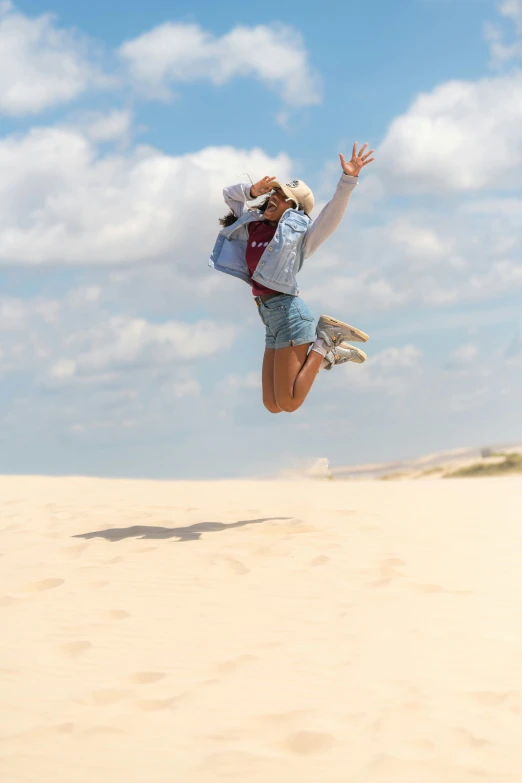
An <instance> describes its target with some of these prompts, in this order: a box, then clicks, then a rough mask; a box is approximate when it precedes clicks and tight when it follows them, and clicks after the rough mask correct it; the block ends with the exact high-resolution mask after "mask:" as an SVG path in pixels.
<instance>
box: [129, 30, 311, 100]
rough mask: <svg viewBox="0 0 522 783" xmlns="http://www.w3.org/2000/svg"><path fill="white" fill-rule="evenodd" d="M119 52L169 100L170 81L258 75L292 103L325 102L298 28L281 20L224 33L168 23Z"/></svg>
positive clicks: (151, 92) (137, 76) (134, 73)
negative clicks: (216, 35) (219, 34)
mask: <svg viewBox="0 0 522 783" xmlns="http://www.w3.org/2000/svg"><path fill="white" fill-rule="evenodd" d="M119 53H120V55H121V57H122V58H123V60H124V61H125V62H126V63H127V65H128V68H129V72H130V75H131V78H132V79H133V80H134V82H135V84H136V85H137V87H138V88H139V89H141V91H142V92H143V93H144V94H145V95H147V96H148V97H154V98H159V99H162V100H170V99H171V98H172V95H173V93H172V90H171V86H172V85H175V84H179V83H186V82H192V81H198V80H202V79H204V80H208V81H211V82H212V83H213V84H215V85H222V84H224V83H226V82H228V81H229V80H230V79H233V78H235V77H237V76H253V77H255V78H257V79H259V80H260V81H261V82H263V83H264V84H266V85H267V86H268V87H269V88H270V89H272V90H274V91H275V92H277V93H278V94H279V95H280V96H281V98H282V99H283V101H284V102H285V103H287V104H288V105H290V106H297V107H298V106H308V105H310V104H315V103H319V102H320V98H321V91H320V81H319V77H318V75H317V74H316V72H315V71H314V70H313V69H312V67H311V66H310V64H309V61H308V52H307V50H306V48H305V45H304V43H303V40H302V38H301V36H300V35H299V33H298V32H297V31H296V30H294V29H293V28H291V27H285V26H281V25H278V26H276V25H273V26H266V25H258V26H256V27H243V26H238V27H234V28H233V29H232V30H231V31H230V32H228V33H226V34H225V35H223V36H222V37H221V38H216V37H214V36H213V35H212V34H211V33H210V32H208V31H206V30H203V29H202V28H201V27H200V26H199V25H197V24H184V23H171V22H167V23H165V24H162V25H160V26H159V27H155V28H154V29H152V30H149V31H148V32H146V33H144V34H143V35H141V36H139V37H138V38H135V39H133V40H130V41H127V42H126V43H124V44H123V45H122V46H121V47H120V49H119Z"/></svg>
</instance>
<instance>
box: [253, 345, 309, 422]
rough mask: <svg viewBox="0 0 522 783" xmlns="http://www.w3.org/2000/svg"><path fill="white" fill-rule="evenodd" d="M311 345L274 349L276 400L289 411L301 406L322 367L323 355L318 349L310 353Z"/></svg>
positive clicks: (283, 408) (284, 409)
mask: <svg viewBox="0 0 522 783" xmlns="http://www.w3.org/2000/svg"><path fill="white" fill-rule="evenodd" d="M309 347H310V343H307V344H306V345H296V346H292V347H290V348H278V349H277V350H275V351H274V353H275V359H274V393H275V394H274V396H275V402H276V404H277V405H278V406H279V408H280V409H281V410H283V411H287V412H288V413H291V412H292V411H296V410H297V409H298V408H300V407H301V405H302V404H303V402H304V401H305V399H306V396H307V394H308V392H309V391H310V389H311V388H312V385H313V383H314V381H315V379H316V378H317V373H318V372H319V370H320V368H321V363H322V361H323V357H322V356H321V354H320V353H317V351H310V353H308V349H309ZM265 355H266V354H265ZM263 388H264V387H263Z"/></svg>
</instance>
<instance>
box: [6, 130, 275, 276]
mask: <svg viewBox="0 0 522 783" xmlns="http://www.w3.org/2000/svg"><path fill="white" fill-rule="evenodd" d="M120 121H121V117H120V118H118V117H116V120H115V124H119V123H120ZM106 132H107V129H106ZM289 168H290V166H289V160H288V158H287V157H286V156H285V155H279V156H277V157H276V158H273V157H269V156H268V155H266V154H265V153H264V152H262V151H261V150H259V149H254V150H249V151H243V150H237V149H234V148H233V147H207V148H206V149H203V150H200V151H199V152H195V153H192V154H190V153H189V154H186V155H182V156H178V157H174V156H169V155H166V154H164V153H162V152H159V151H158V150H155V149H153V148H150V147H137V148H135V149H133V150H131V151H130V152H129V154H114V153H107V154H105V155H104V156H100V155H99V153H98V150H97V147H96V145H95V144H94V143H93V142H92V141H91V140H90V139H89V138H88V137H87V136H86V135H84V134H83V133H82V132H81V131H80V130H78V129H73V128H66V127H51V128H35V129H33V130H32V131H30V132H29V133H28V134H26V135H23V136H10V137H7V138H4V139H3V140H0V263H1V262H4V263H8V264H12V263H17V264H20V263H24V264H42V263H59V264H67V265H73V264H89V265H96V264H127V263H134V262H139V261H147V260H165V259H169V261H170V262H171V263H173V264H175V265H176V266H177V267H178V269H179V268H181V267H183V266H185V267H186V268H187V269H188V270H189V272H190V273H191V274H194V267H195V263H194V259H195V258H199V259H200V264H201V267H200V268H201V270H202V272H203V269H204V267H205V263H206V259H207V258H208V255H209V254H210V251H211V249H212V245H213V242H214V240H215V237H216V235H217V231H218V229H219V226H218V223H217V218H218V216H219V215H220V213H221V214H222V213H223V212H225V211H226V207H225V206H224V204H223V199H222V189H223V186H224V185H225V184H226V183H227V182H230V181H232V182H234V181H238V180H239V179H246V177H247V174H250V176H251V177H252V178H255V177H258V178H259V177H261V176H263V175H264V174H266V173H272V172H274V173H276V174H277V175H278V176H281V177H286V176H287V175H288V174H289ZM197 268H199V266H198V267H197ZM205 268H206V267H205Z"/></svg>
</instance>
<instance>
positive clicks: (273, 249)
mask: <svg viewBox="0 0 522 783" xmlns="http://www.w3.org/2000/svg"><path fill="white" fill-rule="evenodd" d="M255 220H263V214H262V213H261V212H259V211H258V210H249V211H248V212H246V213H245V214H244V215H242V217H240V218H239V219H238V220H237V221H236V222H235V223H233V224H232V225H231V226H227V227H226V228H224V229H223V230H222V231H220V232H219V235H218V238H217V241H216V244H215V246H214V250H213V251H212V255H211V256H210V260H209V262H208V265H209V266H210V267H213V268H214V269H217V270H219V271H220V272H226V274H228V275H233V276H234V277H239V279H240V280H244V281H245V283H248V285H251V280H255V281H256V282H257V283H261V284H262V285H264V286H266V287H267V288H270V289H271V290H274V291H280V292H281V293H283V294H291V295H292V296H297V295H298V293H299V287H298V285H297V280H296V274H297V272H299V270H300V269H301V267H302V266H303V261H304V249H303V240H304V238H305V236H306V231H307V229H308V227H309V225H310V223H311V220H310V218H309V217H308V216H307V215H305V213H304V212H302V211H300V210H297V209H287V210H286V212H284V213H283V216H282V217H281V220H280V221H279V223H278V225H277V228H276V232H275V234H274V237H273V239H272V241H271V242H270V244H269V246H268V247H266V248H265V250H264V252H263V255H262V256H261V258H260V260H259V263H258V265H257V269H256V271H255V272H254V274H253V275H252V279H251V277H250V272H249V269H248V266H247V262H246V257H245V256H246V249H247V244H248V224H249V223H253V222H254V221H255Z"/></svg>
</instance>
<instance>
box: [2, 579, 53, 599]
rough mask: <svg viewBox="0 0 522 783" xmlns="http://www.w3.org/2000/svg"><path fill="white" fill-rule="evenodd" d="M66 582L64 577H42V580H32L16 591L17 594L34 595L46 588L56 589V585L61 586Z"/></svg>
mask: <svg viewBox="0 0 522 783" xmlns="http://www.w3.org/2000/svg"><path fill="white" fill-rule="evenodd" d="M64 582H65V580H64V579H42V581H41V582H32V583H31V584H28V585H25V586H24V587H21V588H20V590H17V591H16V594H19V595H34V594H35V593H43V592H44V591H45V590H54V588H55V587H61V585H63V584H64ZM13 594H14V593H13Z"/></svg>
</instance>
